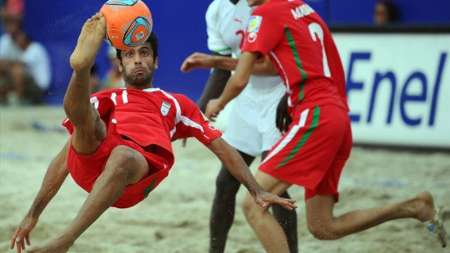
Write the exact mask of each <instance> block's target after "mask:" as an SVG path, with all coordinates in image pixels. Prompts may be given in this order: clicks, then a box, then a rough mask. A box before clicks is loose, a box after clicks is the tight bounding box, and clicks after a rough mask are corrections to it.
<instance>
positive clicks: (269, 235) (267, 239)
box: [242, 171, 290, 253]
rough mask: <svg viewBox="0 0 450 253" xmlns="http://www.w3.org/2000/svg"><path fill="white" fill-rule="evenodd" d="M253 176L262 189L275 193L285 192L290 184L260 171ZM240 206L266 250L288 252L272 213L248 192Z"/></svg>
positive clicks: (283, 235)
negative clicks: (259, 204)
mask: <svg viewBox="0 0 450 253" xmlns="http://www.w3.org/2000/svg"><path fill="white" fill-rule="evenodd" d="M255 178H256V181H257V182H258V184H260V185H261V186H262V188H263V189H264V190H266V191H270V192H272V193H275V194H280V193H283V192H285V191H286V190H287V189H288V188H289V186H290V185H289V184H287V183H284V182H281V181H279V180H277V179H276V178H273V177H272V176H270V175H267V174H265V173H264V172H261V171H258V172H257V173H256V175H255ZM242 208H243V210H244V214H245V217H246V218H247V221H248V222H249V224H250V226H251V227H252V228H253V231H254V232H255V233H256V236H257V237H258V239H259V240H260V241H261V243H262V245H263V247H264V249H265V250H266V252H268V253H289V245H288V242H287V238H286V235H285V233H284V231H283V228H282V227H281V226H280V224H279V223H278V222H277V220H276V219H275V218H274V217H273V216H272V214H270V213H269V212H268V211H267V210H264V209H262V208H261V207H259V206H258V205H257V204H256V202H255V201H254V200H253V199H252V197H251V196H250V195H249V194H247V196H246V197H245V200H244V202H243V205H242Z"/></svg>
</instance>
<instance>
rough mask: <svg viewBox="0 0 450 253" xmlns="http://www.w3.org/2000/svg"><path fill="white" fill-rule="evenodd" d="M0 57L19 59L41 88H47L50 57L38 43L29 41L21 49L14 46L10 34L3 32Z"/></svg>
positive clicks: (0, 41) (0, 40)
mask: <svg viewBox="0 0 450 253" xmlns="http://www.w3.org/2000/svg"><path fill="white" fill-rule="evenodd" d="M0 59H7V60H16V61H21V62H22V63H24V64H25V66H26V67H27V70H28V73H29V74H30V75H31V77H33V80H34V81H35V82H36V84H37V85H38V86H39V87H40V88H41V90H46V89H48V87H49V85H50V81H51V68H50V59H49V57H48V53H47V51H46V50H45V48H44V47H43V46H42V45H41V44H40V43H38V42H31V43H30V45H28V47H27V48H26V49H25V50H23V51H22V50H21V49H20V48H19V47H17V46H16V44H15V43H14V41H13V40H12V38H11V36H9V35H8V34H4V35H3V36H2V37H1V38H0Z"/></svg>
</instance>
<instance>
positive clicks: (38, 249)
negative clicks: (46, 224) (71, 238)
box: [26, 238, 73, 253]
mask: <svg viewBox="0 0 450 253" xmlns="http://www.w3.org/2000/svg"><path fill="white" fill-rule="evenodd" d="M72 245H73V242H67V241H65V240H62V239H59V238H58V239H52V240H50V241H48V242H46V243H44V244H43V245H40V246H35V247H31V248H30V249H29V250H27V251H26V252H27V253H66V252H67V251H69V248H70V247H71V246H72Z"/></svg>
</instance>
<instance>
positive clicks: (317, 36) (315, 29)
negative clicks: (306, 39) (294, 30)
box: [308, 23, 331, 77]
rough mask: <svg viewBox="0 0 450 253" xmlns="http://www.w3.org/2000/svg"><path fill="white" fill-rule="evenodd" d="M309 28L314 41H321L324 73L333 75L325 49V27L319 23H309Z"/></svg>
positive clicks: (327, 75) (329, 75)
mask: <svg viewBox="0 0 450 253" xmlns="http://www.w3.org/2000/svg"><path fill="white" fill-rule="evenodd" d="M308 29H309V34H310V35H311V38H312V39H313V40H314V41H317V40H319V41H320V44H321V47H322V55H323V58H322V63H323V74H324V75H325V76H326V77H331V72H330V66H329V65H328V57H327V52H326V50H325V43H324V42H323V40H324V34H323V29H322V27H321V26H320V25H319V24H318V23H311V24H309V26H308Z"/></svg>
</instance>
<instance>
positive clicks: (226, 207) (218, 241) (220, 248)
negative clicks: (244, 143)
mask: <svg viewBox="0 0 450 253" xmlns="http://www.w3.org/2000/svg"><path fill="white" fill-rule="evenodd" d="M239 154H240V155H241V156H242V158H243V159H244V161H245V163H246V164H247V166H249V165H250V164H251V163H252V162H253V160H254V157H253V156H249V155H247V154H245V153H242V152H239ZM240 186H241V184H240V183H239V181H238V180H237V179H236V178H234V177H233V176H232V175H231V174H230V172H228V170H227V169H226V168H224V167H222V168H221V169H220V172H219V175H217V178H216V193H215V195H214V201H213V206H212V209H211V216H210V220H209V231H210V242H209V252H210V253H222V252H224V251H225V245H226V241H227V237H228V232H229V231H230V228H231V225H232V224H233V220H234V211H235V206H236V193H237V192H238V190H239V187H240Z"/></svg>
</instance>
